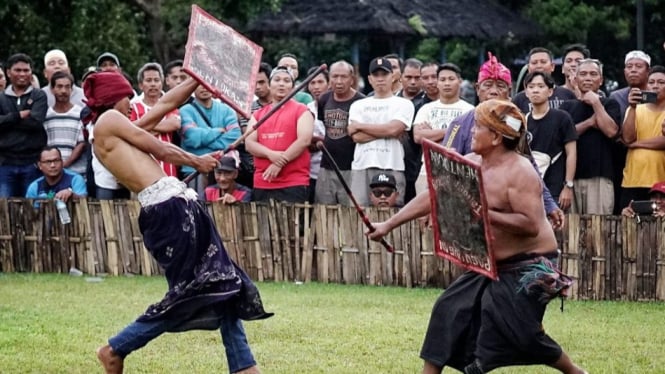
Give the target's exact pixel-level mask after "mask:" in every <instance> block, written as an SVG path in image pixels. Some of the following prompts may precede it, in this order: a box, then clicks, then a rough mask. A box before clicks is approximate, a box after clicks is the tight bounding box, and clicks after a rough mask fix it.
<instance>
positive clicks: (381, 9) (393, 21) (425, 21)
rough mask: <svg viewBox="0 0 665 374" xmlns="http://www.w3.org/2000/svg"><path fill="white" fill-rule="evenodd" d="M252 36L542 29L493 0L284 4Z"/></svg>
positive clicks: (295, 0)
mask: <svg viewBox="0 0 665 374" xmlns="http://www.w3.org/2000/svg"><path fill="white" fill-rule="evenodd" d="M248 31H249V32H250V33H254V34H264V35H270V34H282V35H283V34H291V35H317V34H328V33H335V34H346V35H358V34H365V35H367V34H372V35H385V36H422V37H436V38H451V37H471V38H476V39H481V40H492V39H498V38H503V37H509V36H530V35H533V34H536V33H538V27H537V26H536V25H535V24H534V23H533V22H531V21H527V20H525V19H523V18H522V17H521V16H520V15H519V14H517V13H514V12H512V11H511V10H509V9H507V8H505V7H502V6H500V5H498V4H497V3H495V2H494V1H492V0H308V1H301V0H284V2H283V3H282V6H281V10H279V11H278V12H276V13H273V12H267V13H263V14H262V15H260V16H259V17H258V18H256V19H255V20H254V21H252V22H251V23H250V24H249V30H248Z"/></svg>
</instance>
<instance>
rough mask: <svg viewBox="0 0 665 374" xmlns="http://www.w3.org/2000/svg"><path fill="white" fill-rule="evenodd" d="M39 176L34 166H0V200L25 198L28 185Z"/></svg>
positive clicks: (39, 172) (39, 173)
mask: <svg viewBox="0 0 665 374" xmlns="http://www.w3.org/2000/svg"><path fill="white" fill-rule="evenodd" d="M41 176H42V173H41V171H39V169H37V167H36V166H35V165H34V164H28V165H0V198H7V197H25V193H26V192H27V191H28V185H30V183H32V181H34V180H35V179H37V178H39V177H41Z"/></svg>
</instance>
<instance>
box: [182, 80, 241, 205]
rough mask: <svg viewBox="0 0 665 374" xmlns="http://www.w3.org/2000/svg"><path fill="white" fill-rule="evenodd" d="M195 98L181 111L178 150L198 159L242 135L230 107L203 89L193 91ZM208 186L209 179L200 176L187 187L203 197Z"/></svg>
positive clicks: (184, 168) (185, 171)
mask: <svg viewBox="0 0 665 374" xmlns="http://www.w3.org/2000/svg"><path fill="white" fill-rule="evenodd" d="M194 98H195V100H194V101H193V102H191V103H189V104H187V105H185V106H183V107H181V108H180V118H181V125H182V126H181V128H180V138H181V139H182V140H181V144H180V146H181V147H182V149H184V150H185V151H187V152H190V153H193V154H195V155H197V156H201V155H204V154H208V153H212V152H217V151H224V150H226V148H227V147H228V146H229V145H230V144H231V143H233V142H234V141H235V140H236V139H238V138H239V137H240V135H241V131H240V126H239V125H238V117H237V115H236V113H235V112H234V111H233V109H231V107H230V106H228V105H226V104H223V103H222V102H221V101H219V100H216V99H213V97H212V93H211V92H210V91H208V90H207V89H206V88H205V87H204V86H203V85H200V86H199V87H198V88H196V91H194ZM182 172H183V174H186V175H187V174H190V173H192V172H194V169H193V168H191V167H189V166H183V167H182ZM207 182H208V176H207V175H200V176H199V178H197V179H196V180H195V181H194V184H190V186H189V187H191V188H193V189H195V190H196V191H197V192H198V193H199V196H201V197H203V196H204V195H203V191H204V189H205V188H206V187H207V186H208V183H207Z"/></svg>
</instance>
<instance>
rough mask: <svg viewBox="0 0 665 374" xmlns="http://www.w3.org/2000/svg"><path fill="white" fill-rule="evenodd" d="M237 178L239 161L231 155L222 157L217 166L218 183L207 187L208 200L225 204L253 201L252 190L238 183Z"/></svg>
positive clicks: (216, 178) (216, 177) (216, 176)
mask: <svg viewBox="0 0 665 374" xmlns="http://www.w3.org/2000/svg"><path fill="white" fill-rule="evenodd" d="M236 178H238V162H237V161H236V159H235V158H233V157H230V156H224V157H222V158H221V159H220V160H219V164H218V165H217V166H216V167H215V180H216V181H217V184H215V185H212V186H208V187H206V189H205V195H206V201H221V202H222V203H224V204H233V203H235V202H238V201H240V202H243V203H246V202H249V201H251V200H252V190H250V189H249V188H247V187H245V186H243V185H242V184H238V183H236Z"/></svg>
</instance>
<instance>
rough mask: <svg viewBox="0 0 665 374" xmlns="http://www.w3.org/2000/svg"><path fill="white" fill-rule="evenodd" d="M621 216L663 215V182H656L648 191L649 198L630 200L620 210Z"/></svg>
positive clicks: (664, 184)
mask: <svg viewBox="0 0 665 374" xmlns="http://www.w3.org/2000/svg"><path fill="white" fill-rule="evenodd" d="M621 215H622V216H626V217H638V216H640V215H653V216H654V217H665V182H658V183H656V184H654V185H653V186H652V187H651V190H650V191H649V200H639V201H631V202H630V204H628V206H627V207H625V208H623V210H622V211H621Z"/></svg>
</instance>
